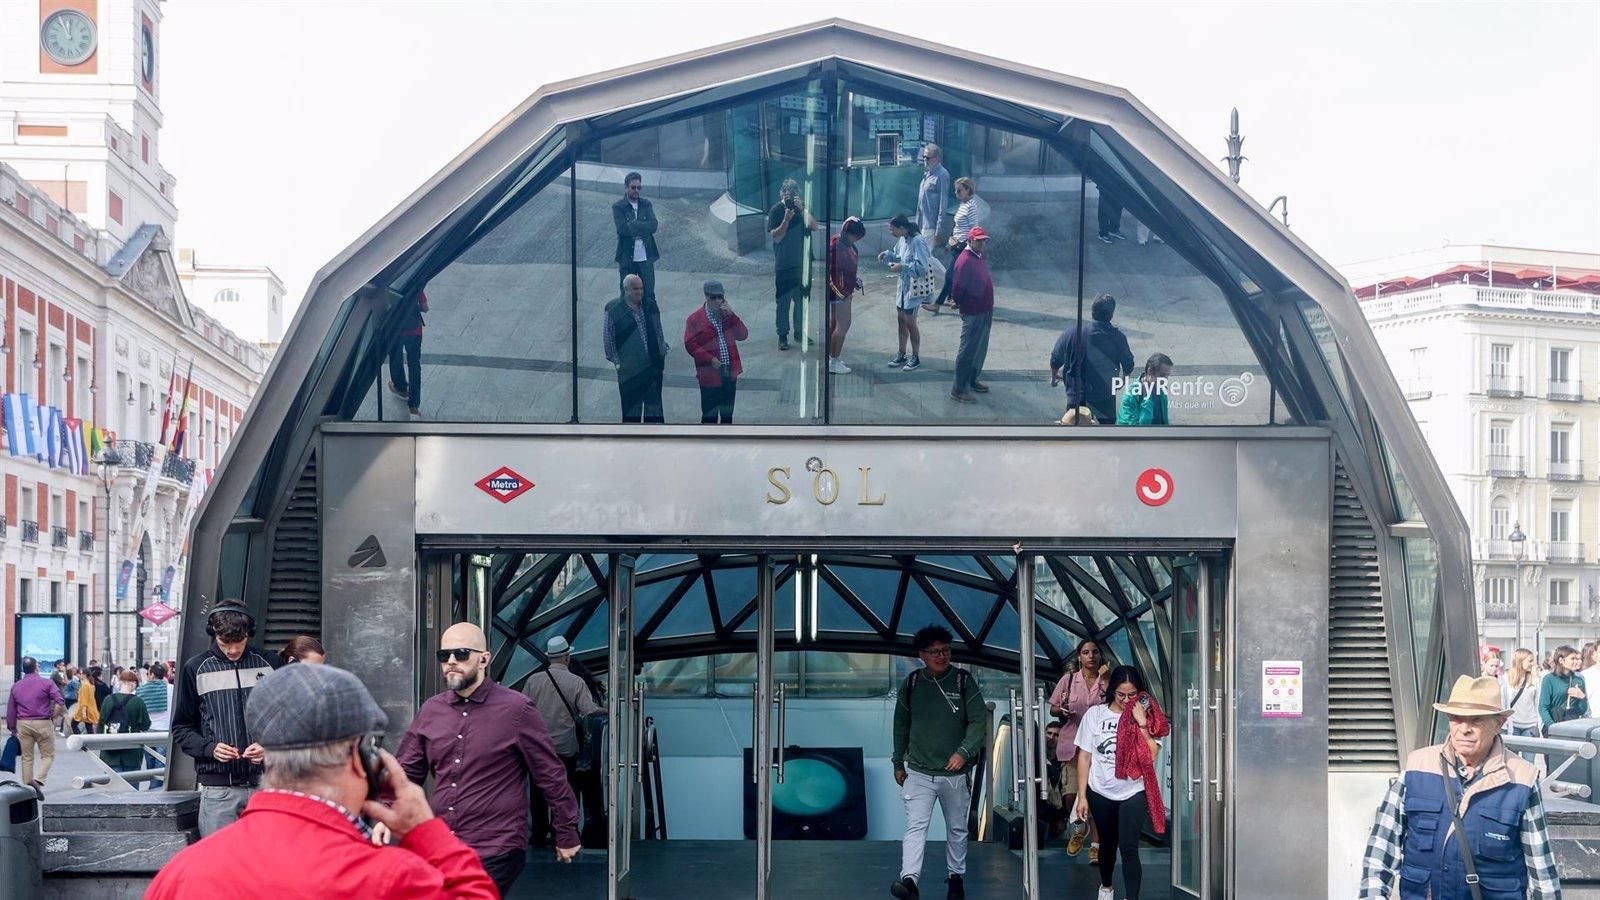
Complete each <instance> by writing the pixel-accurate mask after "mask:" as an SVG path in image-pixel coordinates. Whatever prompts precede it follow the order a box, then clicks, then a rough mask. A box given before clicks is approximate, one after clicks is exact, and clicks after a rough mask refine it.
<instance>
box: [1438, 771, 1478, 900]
mask: <svg viewBox="0 0 1600 900" xmlns="http://www.w3.org/2000/svg"><path fill="white" fill-rule="evenodd" d="M1439 762H1440V764H1441V766H1442V768H1443V771H1442V772H1440V775H1441V776H1442V777H1443V778H1444V801H1445V802H1446V803H1448V804H1450V818H1452V819H1454V820H1455V823H1456V825H1455V828H1456V847H1457V848H1459V849H1460V850H1461V864H1462V865H1464V866H1466V867H1467V890H1468V891H1470V892H1471V893H1472V900H1483V891H1482V889H1480V888H1479V887H1478V867H1477V866H1475V865H1473V864H1472V851H1471V850H1468V849H1467V829H1466V826H1464V825H1462V824H1461V798H1460V797H1459V796H1457V795H1456V788H1455V777H1454V776H1455V772H1456V768H1455V766H1454V765H1452V764H1451V762H1450V760H1449V759H1446V758H1445V755H1444V754H1443V753H1441V754H1439Z"/></svg>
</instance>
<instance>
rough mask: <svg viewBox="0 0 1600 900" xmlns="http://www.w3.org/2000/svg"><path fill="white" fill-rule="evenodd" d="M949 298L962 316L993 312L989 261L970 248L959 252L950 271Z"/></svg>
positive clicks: (992, 284) (992, 289)
mask: <svg viewBox="0 0 1600 900" xmlns="http://www.w3.org/2000/svg"><path fill="white" fill-rule="evenodd" d="M950 298H951V299H952V300H954V301H955V302H956V310H957V311H959V312H960V313H961V314H962V315H967V316H981V315H983V314H984V313H992V312H994V282H993V281H990V280H989V261H988V260H986V259H984V258H983V257H981V256H979V255H978V254H977V253H974V252H973V250H972V248H971V247H968V248H967V249H965V250H963V251H961V255H960V256H958V257H956V264H955V266H953V267H952V268H951V271H950Z"/></svg>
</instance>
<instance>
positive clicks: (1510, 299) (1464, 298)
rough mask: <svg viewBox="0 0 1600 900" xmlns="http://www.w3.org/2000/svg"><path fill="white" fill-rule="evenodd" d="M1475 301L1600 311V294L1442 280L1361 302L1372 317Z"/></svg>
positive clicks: (1553, 309) (1512, 306) (1540, 308)
mask: <svg viewBox="0 0 1600 900" xmlns="http://www.w3.org/2000/svg"><path fill="white" fill-rule="evenodd" d="M1462 304H1472V305H1475V306H1489V307H1498V308H1501V309H1526V310H1537V311H1542V312H1563V313H1587V314H1590V315H1593V314H1596V313H1600V297H1596V296H1594V295H1593V294H1585V293H1581V292H1578V291H1542V290H1525V289H1521V288H1498V287H1496V288H1491V287H1489V286H1487V285H1476V284H1441V285H1438V286H1436V287H1432V288H1427V289H1425V290H1418V291H1407V292H1405V293H1398V294H1393V295H1390V296H1385V297H1380V298H1374V299H1372V300H1367V301H1365V302H1363V303H1362V304H1361V311H1362V312H1364V313H1366V315H1367V318H1368V319H1380V318H1386V317H1389V316H1397V315H1407V314H1411V313H1420V312H1428V311H1430V310H1434V309H1441V308H1444V307H1447V306H1457V305H1462Z"/></svg>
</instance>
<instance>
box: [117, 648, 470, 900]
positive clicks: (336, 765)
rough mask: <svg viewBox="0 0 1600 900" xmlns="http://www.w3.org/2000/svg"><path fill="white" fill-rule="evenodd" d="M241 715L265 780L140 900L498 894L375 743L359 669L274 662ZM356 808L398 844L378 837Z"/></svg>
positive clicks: (373, 713) (373, 707) (374, 718)
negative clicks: (379, 779) (254, 738)
mask: <svg viewBox="0 0 1600 900" xmlns="http://www.w3.org/2000/svg"><path fill="white" fill-rule="evenodd" d="M244 715H245V719H246V721H247V722H248V724H249V727H250V731H251V733H252V734H257V735H261V741H260V742H261V745H262V747H263V748H264V749H265V754H264V763H265V768H266V771H265V781H264V783H265V786H264V787H263V788H262V789H261V790H258V791H256V792H255V793H254V794H253V795H252V796H251V797H250V801H249V803H248V804H247V805H246V806H245V809H244V813H243V814H242V815H240V817H239V819H238V821H236V822H234V823H233V824H231V825H228V826H226V827H224V828H222V829H220V830H218V831H217V832H216V833H215V834H213V835H211V836H210V837H207V838H205V839H203V840H201V841H200V842H199V843H197V844H194V845H193V846H190V847H188V848H186V849H184V850H183V851H182V852H180V853H179V854H178V855H177V856H175V857H173V858H172V861H171V862H168V863H167V864H166V865H165V866H163V867H162V869H161V871H160V872H159V873H157V874H156V877H155V880H154V881H153V882H151V884H150V889H149V891H148V892H147V893H146V894H145V897H146V898H147V900H212V898H215V897H228V898H229V900H252V898H262V900H268V898H270V900H277V898H280V897H329V898H333V897H339V898H343V897H373V898H402V897H403V898H407V900H410V898H464V900H491V898H495V897H498V896H499V894H498V893H497V892H496V891H495V887H494V882H493V880H491V879H490V878H489V875H488V873H487V872H485V871H484V869H483V864H482V863H480V862H479V861H478V855H477V854H476V853H473V852H472V848H470V847H468V846H467V845H466V844H464V843H462V842H461V841H460V839H458V838H457V837H456V836H455V835H453V834H451V833H450V829H449V828H448V827H447V826H446V824H445V822H444V821H443V820H442V819H436V818H434V815H433V811H432V810H431V809H429V808H428V798H427V796H426V795H425V794H424V793H423V791H422V788H420V787H418V786H416V785H415V784H412V783H411V782H410V781H409V780H408V779H407V778H406V774H405V770H404V769H402V768H401V767H400V763H399V762H398V761H397V760H396V759H395V758H394V757H393V756H391V755H390V754H389V752H388V751H386V750H375V749H374V747H375V744H374V743H373V742H374V741H375V739H376V737H377V736H379V735H381V734H382V732H383V729H384V727H385V725H386V724H387V721H388V718H387V717H386V716H385V715H384V713H383V710H382V709H379V708H378V704H377V703H375V702H373V699H372V695H371V694H369V693H367V689H366V687H365V686H364V685H362V683H361V681H360V679H358V678H356V676H354V675H352V674H350V673H349V672H346V671H344V670H343V669H336V668H334V667H333V666H289V667H287V668H284V669H280V670H279V671H277V672H274V673H272V674H270V675H267V676H265V677H264V678H262V679H261V680H260V681H259V682H258V683H257V684H256V685H255V687H254V688H253V689H252V690H251V693H250V698H249V701H248V703H247V704H246V706H245V713H244ZM374 760H375V761H374ZM369 766H377V767H381V770H382V772H383V775H384V777H386V778H387V781H386V783H384V784H383V785H382V787H381V788H380V790H379V795H380V796H382V797H385V798H392V800H391V802H390V803H389V804H388V805H385V804H384V803H380V802H378V800H377V799H376V798H374V796H373V795H372V793H371V789H370V788H369V781H368V777H367V772H368V767H369ZM362 815H364V816H367V817H368V818H370V819H373V820H375V821H377V822H379V823H382V824H383V825H384V826H385V827H386V828H387V829H388V830H389V832H390V833H391V834H393V835H394V836H395V837H396V838H397V839H398V845H397V846H393V847H383V846H378V845H376V844H374V843H373V842H372V839H371V832H369V831H368V829H367V825H366V823H365V822H363V821H362V819H361V818H359V816H362Z"/></svg>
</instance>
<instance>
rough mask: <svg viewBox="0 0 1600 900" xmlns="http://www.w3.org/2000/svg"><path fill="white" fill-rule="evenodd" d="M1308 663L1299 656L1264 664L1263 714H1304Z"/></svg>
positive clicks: (1278, 716) (1266, 716) (1291, 716)
mask: <svg viewBox="0 0 1600 900" xmlns="http://www.w3.org/2000/svg"><path fill="white" fill-rule="evenodd" d="M1304 676H1305V667H1304V666H1303V665H1302V663H1301V661H1300V660H1298V659H1269V660H1266V661H1265V662H1263V663H1262V664H1261V717H1262V718H1264V719H1298V718H1300V717H1301V716H1303V715H1305V677H1304Z"/></svg>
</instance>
